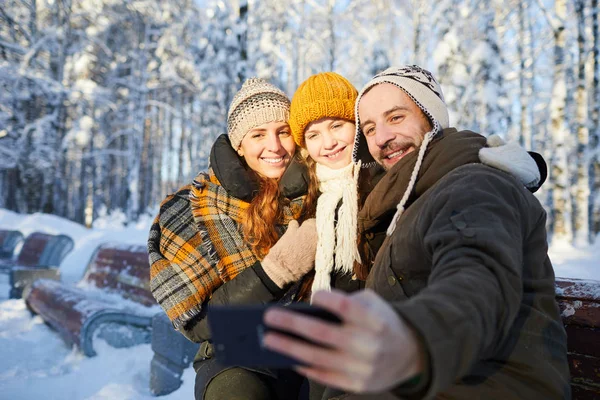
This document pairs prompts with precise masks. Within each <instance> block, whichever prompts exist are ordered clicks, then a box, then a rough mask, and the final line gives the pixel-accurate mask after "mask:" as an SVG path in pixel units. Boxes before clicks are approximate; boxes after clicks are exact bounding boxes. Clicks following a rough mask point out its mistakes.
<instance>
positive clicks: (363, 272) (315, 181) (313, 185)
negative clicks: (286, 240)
mask: <svg viewBox="0 0 600 400" xmlns="http://www.w3.org/2000/svg"><path fill="white" fill-rule="evenodd" d="M301 154H302V157H301V159H302V161H303V162H304V164H305V165H306V168H307V170H308V193H307V195H306V199H305V200H304V207H303V211H302V215H303V217H304V218H314V217H315V216H316V214H317V201H318V199H319V195H320V194H321V193H320V192H319V178H318V177H317V163H316V161H315V160H313V159H312V157H310V156H309V155H308V153H307V152H306V150H304V149H303V150H301ZM365 187H370V185H369V183H368V173H367V171H366V170H364V169H363V170H361V171H360V174H359V176H358V191H359V196H358V209H359V210H360V208H361V207H362V204H363V202H364V199H365V197H366V196H364V195H361V189H363V190H364V188H365ZM356 246H357V247H358V250H359V254H360V256H361V262H356V261H355V262H354V274H355V275H356V277H357V278H358V279H360V280H362V281H365V280H366V279H367V275H368V273H369V270H370V266H371V263H372V260H373V256H372V255H371V254H370V251H369V247H368V244H367V242H366V241H365V240H364V238H363V237H362V235H361V234H360V232H358V235H357V243H356Z"/></svg>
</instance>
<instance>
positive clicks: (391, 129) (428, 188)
mask: <svg viewBox="0 0 600 400" xmlns="http://www.w3.org/2000/svg"><path fill="white" fill-rule="evenodd" d="M356 141H357V143H356V147H357V150H358V149H359V148H360V146H361V141H364V142H365V143H366V144H367V145H368V150H369V153H370V155H371V156H372V157H373V159H374V160H375V161H377V162H378V163H379V164H380V165H382V166H383V167H384V169H386V170H387V173H386V174H385V176H384V177H383V178H382V179H381V180H380V181H379V182H378V184H377V185H376V187H375V188H374V190H373V191H372V193H371V194H370V195H369V197H368V198H367V200H366V202H365V204H364V207H363V209H362V210H361V212H360V214H359V221H360V225H361V230H362V232H363V233H364V234H365V237H367V238H369V237H373V236H374V233H375V234H376V233H377V232H381V231H387V237H386V238H385V240H384V241H383V243H382V244H381V246H380V248H379V249H378V251H377V257H376V258H375V261H374V264H373V267H372V269H371V271H370V273H369V277H368V279H367V283H366V286H367V288H369V289H371V290H366V291H364V292H360V293H357V294H350V295H349V294H342V293H339V292H335V291H333V292H317V293H316V294H315V295H314V297H313V303H314V304H315V305H317V306H321V307H323V308H326V309H328V310H330V311H332V312H334V313H336V314H338V315H339V316H340V317H341V318H342V320H343V323H342V324H341V325H332V324H329V323H325V322H322V321H319V320H316V319H312V318H309V317H305V316H299V315H296V314H293V313H291V312H289V311H283V310H278V309H272V310H269V311H268V312H267V313H266V315H265V321H266V323H267V324H268V325H270V326H273V327H277V328H283V329H285V330H287V331H290V332H292V333H295V334H297V335H300V336H304V337H306V338H307V339H309V340H311V341H313V342H316V343H317V344H318V345H310V344H307V343H306V342H301V341H298V340H293V339H291V338H289V337H286V336H283V335H278V334H274V333H271V334H268V335H267V336H266V337H265V345H266V346H267V347H269V348H271V349H273V350H276V351H279V352H281V353H285V354H288V355H290V356H292V357H295V358H297V359H299V360H301V361H303V362H304V363H305V365H307V366H306V367H301V368H298V370H299V371H300V372H301V373H303V374H304V375H306V376H307V377H309V378H311V379H314V380H316V381H318V382H321V383H324V384H326V385H328V386H331V387H336V388H340V389H343V390H345V391H346V392H348V393H363V394H364V393H366V394H372V396H371V397H369V396H368V395H363V396H358V395H352V396H350V397H347V398H355V396H356V398H365V399H366V398H377V399H383V398H399V397H401V398H431V397H434V396H436V397H439V398H448V399H565V398H570V386H569V369H568V364H567V358H566V334H565V331H564V328H563V326H562V323H561V319H560V315H559V309H558V306H557V304H556V301H555V298H554V272H553V269H552V265H551V263H550V260H549V258H548V255H547V244H546V231H545V219H546V215H545V212H544V210H543V208H542V207H541V205H540V204H539V202H538V201H537V200H536V199H535V197H533V195H532V194H531V193H530V192H529V191H527V190H526V189H525V188H523V186H522V184H521V183H520V182H519V181H518V180H516V179H515V178H514V177H512V176H510V175H509V174H506V173H504V172H502V171H499V170H497V169H494V168H490V167H487V166H484V165H482V164H480V161H479V158H478V153H479V150H480V149H481V148H482V147H483V146H484V145H485V138H484V137H483V136H480V135H478V134H475V133H473V132H469V131H462V132H457V130H456V129H454V128H449V118H448V111H447V108H446V104H445V102H444V98H443V94H442V91H441V88H440V86H439V84H438V83H437V81H436V80H435V79H434V77H433V76H432V75H431V74H430V73H429V72H427V71H425V70H423V69H421V68H419V67H416V66H410V67H404V68H390V69H388V70H386V71H384V72H383V73H381V74H379V75H377V76H376V77H374V78H373V79H372V80H371V81H370V82H369V83H367V85H366V86H365V87H364V88H363V90H362V91H361V93H360V94H359V97H358V99H357V137H356ZM357 153H358V154H360V151H357ZM364 161H365V163H366V161H367V160H364ZM323 346H325V347H323ZM336 398H346V397H344V396H341V397H336Z"/></svg>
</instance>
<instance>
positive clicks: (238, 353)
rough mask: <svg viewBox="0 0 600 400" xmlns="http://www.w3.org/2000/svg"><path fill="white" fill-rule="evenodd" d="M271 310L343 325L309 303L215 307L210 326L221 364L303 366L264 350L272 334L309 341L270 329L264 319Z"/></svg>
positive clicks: (278, 354) (331, 315)
mask: <svg viewBox="0 0 600 400" xmlns="http://www.w3.org/2000/svg"><path fill="white" fill-rule="evenodd" d="M270 307H285V308H287V309H289V310H291V311H293V312H298V313H301V314H305V315H310V316H312V317H315V318H320V319H323V320H325V321H328V322H332V323H336V324H339V323H341V320H340V319H339V318H338V317H337V316H336V315H335V314H333V313H331V312H329V311H327V310H324V309H323V308H320V307H315V306H311V305H310V304H306V303H292V304H290V305H287V306H280V305H276V304H257V305H230V306H213V307H210V308H209V309H208V324H209V326H210V330H211V333H212V344H213V348H214V352H215V357H217V359H218V360H219V362H221V363H222V364H223V365H227V366H231V365H235V366H241V367H264V368H289V367H292V366H296V365H301V364H302V363H301V362H299V361H298V360H295V359H293V358H290V357H287V356H284V355H283V354H280V353H276V352H274V351H271V350H268V349H267V348H265V347H264V346H263V344H262V342H263V336H264V335H265V333H267V332H269V331H273V332H280V333H282V334H284V335H288V336H291V337H294V338H297V339H300V340H306V339H304V338H300V337H298V336H296V335H294V334H292V333H290V332H286V331H283V330H277V329H272V328H268V327H267V326H266V325H265V324H264V322H263V315H264V313H265V311H266V310H267V309H268V308H270Z"/></svg>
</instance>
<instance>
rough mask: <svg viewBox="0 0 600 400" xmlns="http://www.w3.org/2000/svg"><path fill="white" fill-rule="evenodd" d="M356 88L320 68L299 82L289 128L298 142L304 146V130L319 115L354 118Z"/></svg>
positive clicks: (351, 119)
mask: <svg viewBox="0 0 600 400" xmlns="http://www.w3.org/2000/svg"><path fill="white" fill-rule="evenodd" d="M357 95H358V93H357V91H356V88H355V87H354V86H352V84H351V83H350V82H349V81H348V80H347V79H346V78H344V77H343V76H341V75H339V74H336V73H335V72H322V73H320V74H316V75H313V76H311V77H310V78H308V79H307V80H305V81H304V82H302V84H301V85H300V86H299V87H298V89H297V90H296V93H294V97H292V105H291V108H290V120H289V124H290V128H292V136H293V137H294V141H295V142H296V144H297V145H298V146H302V147H304V144H305V142H304V130H305V129H306V127H307V125H308V124H310V123H311V122H314V121H317V120H319V119H321V118H342V119H346V120H348V121H352V122H354V102H355V101H356V96H357Z"/></svg>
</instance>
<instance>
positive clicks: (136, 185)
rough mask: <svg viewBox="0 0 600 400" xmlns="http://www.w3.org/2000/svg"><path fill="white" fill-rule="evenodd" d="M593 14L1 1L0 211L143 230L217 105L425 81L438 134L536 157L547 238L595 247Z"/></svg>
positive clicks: (599, 109)
mask: <svg viewBox="0 0 600 400" xmlns="http://www.w3.org/2000/svg"><path fill="white" fill-rule="evenodd" d="M599 36H600V31H599V21H598V0H571V1H566V0H555V1H550V0H522V1H518V0H503V1H500V0H442V1H439V2H431V1H425V0H412V1H410V0H339V1H335V0H285V1H283V0H261V1H259V0H255V1H245V0H221V1H214V0H195V1H194V0H177V1H174V0H173V1H164V0H162V1H161V0H0V208H6V209H9V210H13V211H17V212H20V213H32V212H37V211H41V212H45V213H51V214H56V215H59V216H63V217H66V218H69V219H71V220H73V221H77V222H79V223H82V224H85V225H87V226H90V225H91V223H92V222H93V221H94V220H95V219H96V218H98V217H99V216H102V215H106V214H107V213H111V212H115V211H119V212H123V213H124V214H125V215H126V218H127V220H128V221H135V220H137V219H138V218H139V217H140V216H142V215H143V214H153V213H154V212H155V211H156V207H157V205H158V204H159V202H160V201H161V200H162V199H163V198H164V196H165V195H166V194H167V193H169V192H171V191H173V190H174V189H176V188H177V187H179V186H180V185H182V184H184V183H187V182H188V181H190V179H191V178H192V177H193V176H195V174H196V173H197V172H198V171H200V170H202V169H205V168H207V164H208V153H209V151H210V146H211V145H212V142H213V141H214V139H215V138H216V137H217V136H218V135H219V134H221V133H224V132H225V128H226V124H225V122H226V114H227V108H228V106H229V103H230V102H231V99H232V96H233V94H234V93H235V92H236V90H237V89H239V87H240V86H241V83H242V82H243V80H244V79H246V78H248V77H251V76H259V77H262V78H266V79H268V80H270V81H271V82H272V83H274V84H276V85H278V86H279V87H280V88H282V89H283V90H284V91H286V92H287V94H288V95H290V96H291V95H293V93H294V90H295V89H296V87H297V86H298V85H299V84H300V83H301V82H302V81H303V80H304V79H306V78H307V77H308V76H310V75H311V74H313V73H316V72H321V71H336V72H338V73H340V74H342V75H344V76H346V77H347V78H348V79H349V80H350V81H351V82H352V83H354V85H355V86H357V87H358V88H359V89H360V87H361V86H362V85H363V84H364V83H365V82H366V81H367V80H368V79H369V78H370V77H371V76H372V75H374V74H376V73H377V72H379V71H381V70H383V69H385V68H386V67H388V66H391V65H399V64H420V65H422V66H423V67H425V68H427V69H429V70H431V71H432V72H433V73H434V75H436V76H437V77H438V78H439V80H440V82H441V84H442V87H443V90H444V93H445V96H446V101H447V103H448V106H449V108H450V110H451V116H450V120H451V125H453V126H456V127H457V128H460V129H471V130H474V131H476V132H480V133H482V134H484V135H486V136H488V135H491V134H500V135H502V136H503V137H504V138H505V139H507V140H512V141H518V142H519V143H520V144H521V145H522V146H524V147H526V148H527V149H530V150H534V151H537V152H539V153H541V154H542V155H543V156H544V158H545V159H546V162H547V163H548V167H549V177H548V180H547V181H546V183H545V184H544V186H543V187H542V189H541V190H540V191H539V192H538V193H537V194H536V195H537V196H538V198H539V200H540V202H541V203H542V204H544V206H545V207H546V209H547V211H548V229H549V231H550V232H551V233H552V235H553V237H555V238H561V239H566V240H570V241H572V242H573V243H580V244H583V243H586V242H591V241H593V239H594V238H595V237H596V234H597V233H598V232H599V231H600V150H599V149H600V147H599V146H600V145H599V139H600V124H599V119H600V53H599V52H600V43H599V40H600V38H599Z"/></svg>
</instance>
